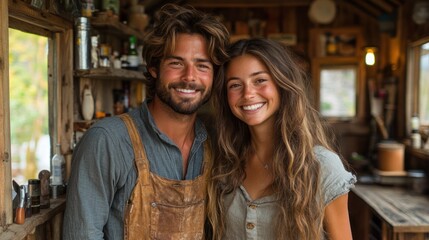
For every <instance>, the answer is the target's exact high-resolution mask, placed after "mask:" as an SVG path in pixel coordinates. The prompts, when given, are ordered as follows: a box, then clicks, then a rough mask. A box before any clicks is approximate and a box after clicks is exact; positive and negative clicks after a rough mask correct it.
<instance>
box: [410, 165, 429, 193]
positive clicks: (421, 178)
mask: <svg viewBox="0 0 429 240" xmlns="http://www.w3.org/2000/svg"><path fill="white" fill-rule="evenodd" d="M407 175H408V183H409V189H411V190H412V191H413V192H415V193H418V194H424V193H425V192H426V190H427V184H428V183H427V178H426V174H425V172H424V171H423V170H408V173H407Z"/></svg>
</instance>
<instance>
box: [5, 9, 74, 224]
mask: <svg viewBox="0 0 429 240" xmlns="http://www.w3.org/2000/svg"><path fill="white" fill-rule="evenodd" d="M52 2H54V1H52ZM55 4H56V3H55ZM58 6H63V5H58ZM42 7H43V9H38V8H37V7H32V6H30V4H28V3H25V2H24V1H0V22H1V23H2V24H1V25H2V26H1V27H0V99H1V100H0V182H1V183H2V184H0V216H1V217H0V226H1V227H4V226H7V225H9V224H11V223H13V212H12V191H11V190H12V178H14V176H15V174H14V173H13V171H12V169H14V171H15V170H16V167H17V166H15V163H12V161H15V157H16V155H17V153H16V152H15V149H16V147H15V146H16V141H15V136H18V130H21V128H22V129H23V130H24V131H26V132H28V131H29V132H31V131H33V130H34V129H32V128H31V127H29V125H27V124H28V123H25V124H23V123H21V122H19V121H21V119H22V118H21V116H22V115H26V116H25V118H24V119H31V118H32V119H34V120H37V121H38V120H41V119H43V121H42V122H43V124H41V125H40V126H41V127H40V128H41V129H43V131H40V134H41V136H42V135H46V133H49V141H47V140H46V141H45V142H48V144H47V145H48V146H47V147H46V149H45V151H46V152H48V153H46V152H45V154H46V155H47V156H49V157H48V159H46V157H45V156H44V157H43V162H44V164H45V165H44V166H41V167H42V168H47V167H49V168H50V156H51V155H52V149H53V148H52V146H53V144H55V143H56V142H61V149H62V153H63V154H64V155H65V157H66V160H67V161H70V156H71V155H70V144H71V140H72V139H73V126H72V125H73V100H74V99H73V47H72V44H73V21H72V20H71V18H70V20H67V19H65V18H63V17H64V16H67V15H66V14H63V15H61V16H62V17H59V16H60V14H53V13H51V11H52V12H55V11H57V10H58V9H60V8H56V7H54V5H49V6H48V5H43V6H42ZM42 11H43V14H41V12H42ZM15 34H23V35H24V36H26V37H25V38H27V37H28V38H33V40H35V41H41V46H40V47H35V46H32V45H30V44H28V43H25V44H22V45H21V46H18V50H21V49H22V50H24V51H23V52H21V53H20V55H21V54H22V55H25V54H28V53H30V52H39V53H40V54H38V55H37V58H35V59H33V60H31V61H29V62H31V63H33V64H34V63H35V64H36V65H38V64H42V65H43V67H41V68H42V69H43V70H42V71H41V72H40V73H38V75H40V76H44V77H41V78H40V80H41V79H43V80H42V84H43V85H45V86H44V87H41V86H37V87H36V78H39V77H38V76H37V75H36V73H34V72H31V77H30V79H31V83H32V84H29V85H28V87H30V88H28V89H25V90H24V89H22V90H24V91H21V89H19V90H18V89H15V88H18V87H23V85H20V86H17V85H15V84H16V83H17V82H15V80H18V79H19V78H21V77H22V76H24V75H25V74H28V72H29V71H30V69H31V66H30V65H26V66H25V70H22V68H21V70H19V72H17V71H16V70H15V67H16V66H19V63H18V62H20V61H17V62H16V60H17V59H20V58H21V57H22V56H21V57H17V55H15V53H14V51H15V49H12V48H15V47H14V44H15V43H10V41H17V40H16V39H15V38H14V36H15ZM9 53H10V54H11V59H10V61H9V56H10V55H9ZM14 58H15V59H14ZM16 76H18V77H16ZM15 77H16V79H12V78H15ZM23 81H30V80H29V78H26V79H25V80H23ZM20 83H21V82H20ZM26 87H27V86H26ZM46 88H47V91H46ZM35 89H37V91H36V90H35ZM16 90H17V91H16ZM20 91H21V92H20ZM26 91H27V92H26ZM33 91H34V92H37V93H38V94H40V93H43V94H42V95H43V97H41V99H43V101H42V103H41V105H43V107H44V109H45V110H38V111H35V112H32V111H30V110H28V108H29V106H27V104H24V105H25V106H24V105H19V104H18V103H17V102H16V101H15V98H19V97H23V98H30V99H33V100H31V101H30V102H31V103H36V101H34V98H32V96H33V94H32V93H33ZM45 94H47V98H46V95H45ZM17 106H18V107H17ZM15 107H17V109H19V110H16V108H15ZM45 107H46V108H45ZM30 108H32V107H30ZM46 109H49V111H48V112H46ZM17 111H18V112H17ZM33 114H34V115H33ZM16 116H18V117H19V118H18V119H17V118H16ZM12 128H14V129H12ZM19 134H20V135H22V136H24V135H25V133H24V134H21V133H19ZM25 137H27V136H25ZM12 138H14V139H12ZM22 138H23V142H31V141H29V140H28V139H26V138H24V137H22ZM31 144H34V142H33V143H31ZM31 144H28V145H31ZM12 149H13V151H12ZM18 152H19V151H18ZM22 152H23V151H22ZM32 154H37V153H35V152H33V153H32ZM18 165H19V164H18ZM18 167H19V166H18ZM26 168H29V166H28V165H27V166H26ZM34 168H35V169H33V172H37V173H38V169H37V170H36V167H34ZM28 177H31V178H37V177H38V176H37V175H34V173H32V174H31V175H28V176H27V177H25V178H24V177H22V178H21V179H22V180H21V181H22V182H21V181H20V183H19V184H25V182H26V181H25V179H26V178H28Z"/></svg>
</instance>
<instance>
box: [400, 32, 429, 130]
mask: <svg viewBox="0 0 429 240" xmlns="http://www.w3.org/2000/svg"><path fill="white" fill-rule="evenodd" d="M428 42H429V36H428V37H424V38H421V39H419V40H417V41H414V42H412V43H410V44H409V46H408V49H407V53H408V54H407V55H408V59H407V81H406V82H407V86H406V120H405V122H406V134H410V133H411V117H412V116H413V114H416V113H417V114H419V72H420V71H419V69H420V65H419V63H420V60H419V59H418V58H419V54H418V53H420V50H419V48H420V47H421V46H422V44H424V43H428ZM424 127H425V128H429V126H426V125H425V126H424Z"/></svg>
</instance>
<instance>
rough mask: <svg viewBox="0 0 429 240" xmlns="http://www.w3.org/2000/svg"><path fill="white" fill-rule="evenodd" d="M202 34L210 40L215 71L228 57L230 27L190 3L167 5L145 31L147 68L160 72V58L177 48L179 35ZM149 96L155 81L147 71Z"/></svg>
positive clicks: (211, 59)
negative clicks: (228, 28)
mask: <svg viewBox="0 0 429 240" xmlns="http://www.w3.org/2000/svg"><path fill="white" fill-rule="evenodd" d="M181 33H185V34H200V35H201V36H203V37H204V39H205V40H206V41H207V47H208V49H207V52H208V56H209V57H210V62H212V64H213V66H214V72H215V73H218V69H219V68H220V65H222V63H224V62H225V60H226V59H227V55H226V48H227V46H228V44H229V37H230V36H229V32H228V30H227V28H226V27H225V26H224V25H223V24H222V23H221V21H220V20H219V19H217V18H216V17H215V16H214V15H210V14H207V13H204V12H201V11H199V10H196V9H195V8H194V7H192V6H190V5H185V6H179V5H176V4H171V3H168V4H165V5H164V6H163V7H162V8H161V9H160V10H159V11H158V12H157V13H156V14H155V16H154V23H153V25H152V26H151V27H150V28H149V30H148V32H147V33H146V36H145V39H144V43H143V46H144V47H143V53H142V55H143V59H144V61H145V62H146V68H147V69H149V68H152V67H153V68H155V69H157V70H158V71H159V65H160V63H161V60H162V59H163V58H164V57H165V56H167V55H169V54H170V53H171V52H173V51H174V48H175V47H176V46H175V44H176V36H177V35H178V34H181ZM145 77H146V79H147V82H146V88H147V97H148V98H153V96H154V94H155V81H156V79H154V78H153V77H152V75H151V74H150V73H149V72H148V71H146V72H145Z"/></svg>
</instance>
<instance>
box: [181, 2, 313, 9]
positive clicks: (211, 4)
mask: <svg viewBox="0 0 429 240" xmlns="http://www.w3.org/2000/svg"><path fill="white" fill-rule="evenodd" d="M311 2H312V0H288V1H286V0H265V1H261V0H187V1H186V3H188V4H190V5H192V6H195V7H201V8H204V7H208V8H216V7H219V8H250V7H280V6H289V7H292V6H309V5H310V4H311Z"/></svg>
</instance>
